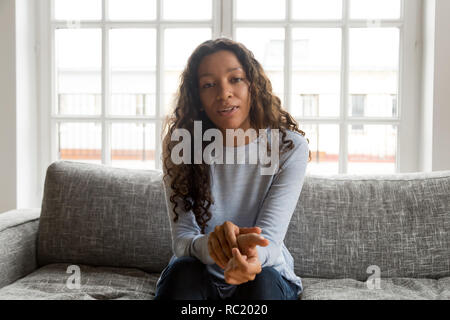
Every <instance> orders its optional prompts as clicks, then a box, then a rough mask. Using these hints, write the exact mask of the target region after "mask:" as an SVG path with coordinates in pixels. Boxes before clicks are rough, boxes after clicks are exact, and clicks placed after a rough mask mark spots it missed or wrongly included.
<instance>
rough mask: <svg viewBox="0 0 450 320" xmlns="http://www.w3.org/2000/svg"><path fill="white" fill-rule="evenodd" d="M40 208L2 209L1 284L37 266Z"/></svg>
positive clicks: (0, 233)
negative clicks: (4, 210)
mask: <svg viewBox="0 0 450 320" xmlns="http://www.w3.org/2000/svg"><path fill="white" fill-rule="evenodd" d="M40 214H41V210H40V209H18V210H11V211H7V212H4V213H0V288H2V287H4V286H6V285H8V284H10V283H13V282H14V281H16V280H17V279H20V278H22V277H24V276H25V275H27V274H29V273H31V272H33V271H34V270H35V269H36V268H37V262H36V240H37V234H38V226H39V216H40Z"/></svg>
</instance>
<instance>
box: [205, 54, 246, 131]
mask: <svg viewBox="0 0 450 320" xmlns="http://www.w3.org/2000/svg"><path fill="white" fill-rule="evenodd" d="M198 79H199V92H200V100H201V102H202V105H203V108H204V109H205V112H206V114H207V116H208V118H209V119H210V120H211V121H212V122H213V123H214V124H215V125H216V126H217V128H219V129H220V130H221V131H222V133H223V134H224V136H225V132H226V131H225V129H238V128H241V129H243V130H244V131H245V130H247V129H248V128H250V117H249V112H250V92H249V82H248V80H247V78H246V74H245V71H244V68H243V67H242V65H241V64H240V62H239V60H238V59H237V57H236V55H235V54H234V53H233V52H231V51H227V50H221V51H218V52H216V53H213V54H210V55H208V56H206V57H204V58H203V60H202V61H201V63H200V65H199V68H198ZM230 108H233V109H231V110H230Z"/></svg>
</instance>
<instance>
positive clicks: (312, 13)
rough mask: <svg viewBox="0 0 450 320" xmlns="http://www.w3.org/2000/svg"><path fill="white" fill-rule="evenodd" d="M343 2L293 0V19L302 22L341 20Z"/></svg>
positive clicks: (337, 0)
mask: <svg viewBox="0 0 450 320" xmlns="http://www.w3.org/2000/svg"><path fill="white" fill-rule="evenodd" d="M341 17H342V0H292V18H293V19H301V20H316V19H320V20H325V19H340V18H341Z"/></svg>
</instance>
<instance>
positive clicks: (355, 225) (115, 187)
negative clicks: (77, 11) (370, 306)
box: [37, 161, 450, 280]
mask: <svg viewBox="0 0 450 320" xmlns="http://www.w3.org/2000/svg"><path fill="white" fill-rule="evenodd" d="M285 244H286V246H287V247H288V249H289V251H290V252H291V254H292V256H293V257H294V268H295V272H296V274H297V275H299V276H301V277H319V278H352V279H357V280H366V279H367V277H368V276H370V275H371V274H372V273H373V272H374V270H376V268H378V269H377V270H379V271H380V276H381V277H425V278H437V277H442V276H449V275H450V265H449V264H450V171H448V172H432V173H416V174H394V175H389V176H367V175H366V176H351V175H339V176H331V177H326V178H325V177H320V176H311V175H307V176H306V177H305V182H304V185H303V189H302V192H301V195H300V199H299V201H298V203H297V207H296V209H295V211H294V213H293V215H292V219H291V223H290V225H289V229H288V231H287V235H286V238H285ZM171 256H172V248H171V237H170V225H169V221H168V216H167V208H166V206H165V199H164V191H163V184H162V173H161V172H160V171H156V170H131V169H119V168H111V167H108V166H102V165H94V164H84V163H76V162H70V161H58V162H55V163H53V164H52V165H51V166H50V167H49V168H48V170H47V176H46V180H45V190H44V198H43V202H42V212H41V219H40V223H39V233H38V252H37V257H38V263H39V264H40V265H45V264H49V263H58V262H69V263H74V264H89V265H103V266H118V267H134V268H140V269H142V270H144V271H148V272H161V271H162V269H163V268H164V267H165V266H166V265H167V263H168V262H169V259H170V257H171ZM371 266H372V267H371ZM369 267H370V268H369ZM368 268H369V269H370V270H369V271H368Z"/></svg>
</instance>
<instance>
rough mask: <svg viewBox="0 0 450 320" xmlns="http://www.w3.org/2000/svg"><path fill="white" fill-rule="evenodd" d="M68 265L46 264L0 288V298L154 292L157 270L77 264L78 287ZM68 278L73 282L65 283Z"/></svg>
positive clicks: (100, 297) (119, 295)
mask: <svg viewBox="0 0 450 320" xmlns="http://www.w3.org/2000/svg"><path fill="white" fill-rule="evenodd" d="M69 266H70V264H50V265H46V266H45V267H42V268H40V269H39V270H37V271H35V272H33V273H31V274H30V275H28V276H27V277H25V278H23V279H20V280H18V281H16V282H14V283H13V284H11V285H9V286H6V287H4V288H3V289H2V290H0V299H2V300H17V299H30V300H39V299H47V300H49V299H51V300H94V299H95V300H104V299H117V300H127V299H133V300H141V299H143V300H151V299H153V298H154V296H155V287H156V281H157V280H158V277H159V274H149V273H146V272H144V271H142V270H138V269H129V268H114V267H93V266H86V265H78V267H79V268H80V272H79V274H80V282H79V283H80V286H79V288H77V287H76V286H74V283H75V282H74V281H73V275H74V273H73V272H70V271H71V269H68V267H69ZM68 271H69V272H68ZM71 277H72V278H71ZM68 282H69V283H71V284H72V285H67V283H68Z"/></svg>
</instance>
